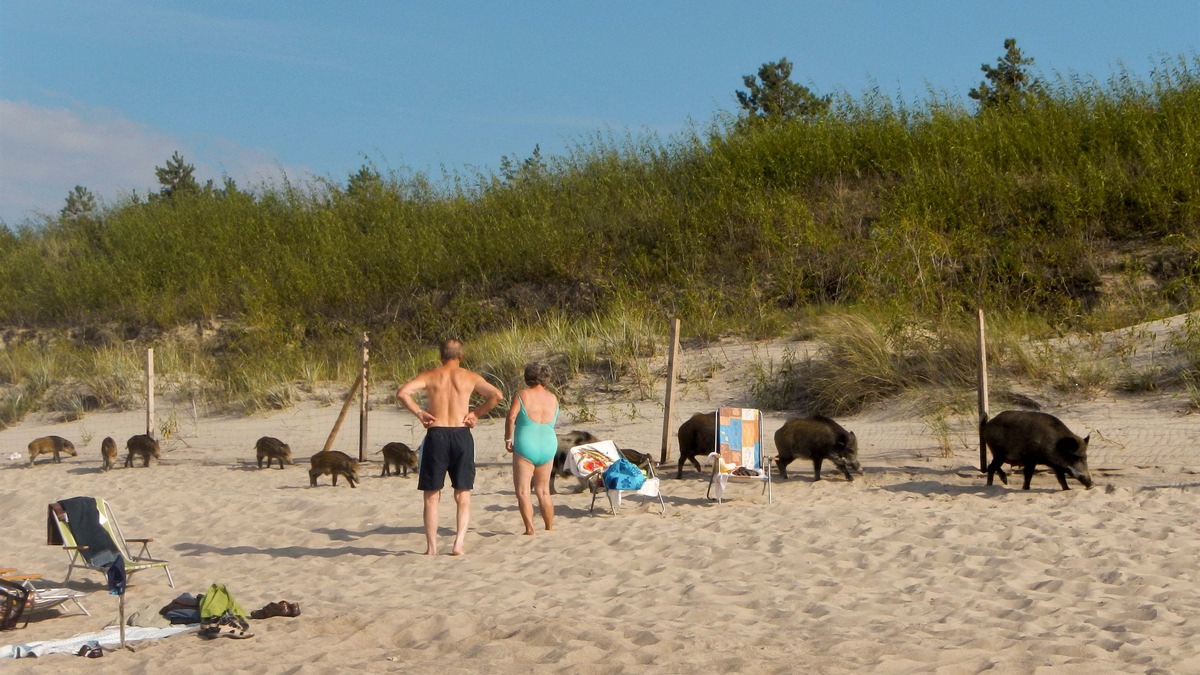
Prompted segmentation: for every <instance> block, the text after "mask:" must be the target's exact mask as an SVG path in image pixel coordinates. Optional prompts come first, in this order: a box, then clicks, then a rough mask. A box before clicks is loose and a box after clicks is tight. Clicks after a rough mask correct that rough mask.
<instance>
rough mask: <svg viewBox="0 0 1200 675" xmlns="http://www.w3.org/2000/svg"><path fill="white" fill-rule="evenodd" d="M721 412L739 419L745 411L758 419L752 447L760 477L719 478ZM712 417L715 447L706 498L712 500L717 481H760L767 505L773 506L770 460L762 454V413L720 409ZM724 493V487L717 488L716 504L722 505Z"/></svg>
mask: <svg viewBox="0 0 1200 675" xmlns="http://www.w3.org/2000/svg"><path fill="white" fill-rule="evenodd" d="M735 410H736V411H738V413H737V414H734V413H733V411H735ZM722 411H729V414H730V416H731V417H735V416H736V417H741V416H743V415H744V414H745V412H746V411H753V412H754V414H755V416H756V417H757V418H758V439H757V440H756V441H755V444H754V447H755V452H756V453H757V455H758V464H759V467H758V468H759V469H760V470H761V471H762V472H763V473H762V474H761V475H758V476H735V475H733V474H725V477H724V478H719V476H720V475H721V463H722V461H724V457H722V450H721V412H722ZM713 415H714V416H715V419H714V420H713V423H714V426H715V427H716V430H717V432H716V433H715V434H713V439H714V440H713V443H714V445H715V447H714V448H713V451H712V453H711V454H710V455H709V457H711V458H712V475H711V476H709V479H708V493H707V497H708V498H709V499H712V498H713V496H712V492H713V486H714V485H716V483H717V481H718V480H724V481H725V482H727V483H743V482H747V483H748V482H753V481H762V483H763V494H765V495H766V496H767V504H773V503H774V494H773V492H772V490H771V460H770V459H768V458H767V457H766V456H765V455H764V454H763V433H764V431H765V430H764V429H763V416H762V411H761V410H757V409H755V408H720V409H718V410H717V411H716V412H715V413H713ZM728 451H729V449H728V448H726V452H728ZM724 493H725V488H724V486H718V487H717V497H716V500H717V503H718V504H720V503H722V498H723V497H724Z"/></svg>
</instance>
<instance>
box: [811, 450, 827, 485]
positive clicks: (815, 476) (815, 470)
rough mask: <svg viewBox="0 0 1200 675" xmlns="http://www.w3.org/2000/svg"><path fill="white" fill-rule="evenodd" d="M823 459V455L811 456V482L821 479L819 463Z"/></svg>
mask: <svg viewBox="0 0 1200 675" xmlns="http://www.w3.org/2000/svg"><path fill="white" fill-rule="evenodd" d="M824 461H825V458H824V457H820V456H817V457H813V460H812V462H813V482H814V483H815V482H817V481H819V480H821V464H822V463H823V462H824Z"/></svg>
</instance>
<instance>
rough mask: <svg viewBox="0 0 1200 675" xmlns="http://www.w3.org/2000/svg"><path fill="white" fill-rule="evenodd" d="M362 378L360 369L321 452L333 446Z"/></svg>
mask: <svg viewBox="0 0 1200 675" xmlns="http://www.w3.org/2000/svg"><path fill="white" fill-rule="evenodd" d="M362 378H363V374H362V371H359V373H358V377H356V378H354V384H352V385H350V391H349V392H347V393H346V401H345V402H344V403H342V411H341V412H340V413H338V418H337V421H336V422H334V423H333V429H332V430H331V431H330V432H329V438H327V439H325V447H323V448H321V452H325V451H326V450H329V449H330V448H332V447H333V441H334V439H336V438H337V434H338V430H339V429H341V428H342V422H344V421H345V420H346V413H347V412H348V411H349V410H350V403H351V402H352V401H353V400H354V395H355V394H356V393H358V385H359V384H361V383H362Z"/></svg>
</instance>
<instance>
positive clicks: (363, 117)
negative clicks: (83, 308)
mask: <svg viewBox="0 0 1200 675" xmlns="http://www.w3.org/2000/svg"><path fill="white" fill-rule="evenodd" d="M1008 37H1015V38H1016V39H1017V41H1018V46H1020V47H1021V49H1022V51H1024V52H1025V54H1026V55H1027V56H1031V57H1033V58H1034V59H1036V65H1035V67H1034V70H1035V71H1036V72H1038V73H1039V74H1041V75H1043V76H1053V75H1055V74H1056V73H1057V74H1078V75H1082V76H1094V77H1097V78H1099V79H1106V78H1107V77H1108V76H1109V75H1111V74H1113V73H1114V72H1116V71H1117V70H1118V69H1120V68H1122V67H1123V68H1125V69H1126V70H1128V71H1129V72H1131V73H1133V74H1134V75H1137V76H1140V77H1145V76H1147V75H1148V74H1149V73H1150V72H1151V70H1152V69H1153V68H1154V67H1156V66H1158V65H1160V64H1161V63H1162V61H1163V60H1164V59H1171V58H1175V57H1179V56H1184V57H1188V58H1194V57H1195V56H1196V54H1197V53H1198V52H1200V2H1197V1H1195V0H1189V1H1186V2H1185V1H1157V2H1156V1H1153V0H1149V1H1145V2H1115V1H1108V0H1095V1H1091V2H1081V1H1061V2H1056V1H1054V0H1035V1H1028V2H1025V1H1021V2H1009V1H1004V0H995V1H991V2H970V1H967V0H959V1H922V0H892V1H886V2H885V1H882V0H880V1H876V2H865V1H857V2H856V1H848V2H836V1H833V0H820V1H809V0H793V1H791V2H765V1H764V2H755V1H753V0H745V1H741V2H733V1H731V2H708V1H705V0H686V1H685V0H660V1H657V2H656V1H654V0H640V1H628V2H626V1H622V0H615V1H610V2H591V3H586V2H571V1H569V0H568V1H563V0H558V1H557V2H543V1H540V0H529V1H520V0H518V1H515V2H496V1H493V2H449V1H447V2H421V3H418V2H399V1H397V2H383V1H378V0H371V1H361V2H352V1H348V0H347V1H342V2H302V1H299V0H292V1H291V2H276V1H262V2H244V1H242V0H237V1H226V0H204V1H201V2H196V1H194V0H193V1H191V2H177V1H175V0H157V1H155V2H150V1H145V2H135V1H132V0H107V1H105V2H94V1H87V2H83V1H70V2H68V1H60V0H0V221H3V222H4V223H6V224H7V225H9V226H10V227H15V226H16V225H18V224H21V223H24V222H38V220H37V219H38V215H39V214H48V215H54V214H57V212H58V210H59V209H60V208H61V207H62V205H63V202H64V199H65V198H66V195H67V193H68V192H70V191H71V189H72V188H73V187H74V186H75V185H83V186H85V187H87V188H88V189H90V190H91V191H92V192H93V193H95V194H96V195H97V196H98V197H99V198H100V199H101V201H102V202H103V203H108V204H111V203H113V202H114V201H115V200H116V199H118V198H119V197H120V196H121V195H123V194H128V193H130V192H132V191H136V192H138V193H140V194H143V195H144V194H145V193H146V192H147V191H150V190H155V189H157V184H156V181H155V177H154V167H156V166H161V165H163V164H165V162H166V160H167V159H168V158H169V157H170V156H171V154H172V153H173V152H176V151H178V152H180V153H181V154H182V155H183V156H184V158H185V159H187V160H188V161H189V162H191V163H192V164H194V165H196V169H197V171H196V173H197V177H198V178H200V179H201V180H202V181H203V180H207V179H210V178H211V179H214V181H216V182H219V181H220V179H221V177H222V176H223V175H228V176H230V177H232V178H234V179H235V180H237V181H238V183H239V185H242V186H243V187H253V186H255V185H261V184H272V183H275V182H277V181H278V180H279V178H280V176H281V175H286V176H287V177H288V178H289V180H291V181H293V182H302V181H306V180H308V179H310V178H311V177H313V176H316V177H324V178H329V179H332V180H335V181H337V182H341V183H344V182H345V180H346V178H347V177H348V176H349V175H350V174H351V173H354V172H355V171H356V170H357V169H358V168H359V167H360V166H362V165H363V164H364V163H367V162H371V163H373V164H375V165H376V166H377V167H378V168H379V169H380V170H382V171H384V172H385V173H386V172H389V171H400V172H404V171H409V170H416V171H426V172H429V173H431V174H432V175H433V176H434V177H435V178H436V177H438V176H440V175H441V174H442V169H443V167H444V168H445V169H447V170H449V171H451V172H456V171H467V172H470V171H474V170H484V171H486V170H492V169H495V168H497V167H498V166H499V160H500V157H501V156H504V155H508V156H510V157H514V158H523V157H527V156H528V155H529V154H530V153H531V152H532V151H533V148H534V147H535V146H539V145H540V146H541V152H542V155H543V156H544V157H546V156H552V155H556V154H562V153H564V152H566V151H567V150H568V149H569V148H570V147H572V146H573V145H575V144H577V143H580V142H582V141H585V140H586V139H587V138H588V137H589V136H591V135H594V134H595V133H597V132H599V133H604V134H607V133H615V134H619V135H624V134H626V133H629V134H633V135H635V136H637V135H642V134H654V135H656V136H657V137H658V138H661V139H666V138H669V137H670V136H671V135H673V134H676V133H678V132H680V131H682V130H684V129H686V128H687V126H688V125H689V123H690V122H696V123H700V124H704V123H706V122H708V121H710V120H711V119H713V117H714V116H716V115H717V114H719V113H721V112H722V111H724V112H732V111H734V110H735V109H736V108H737V103H736V100H735V98H734V92H735V91H736V90H738V89H741V88H743V86H742V76H743V75H747V74H752V73H755V72H757V70H758V67H759V66H760V65H761V64H762V63H764V62H767V61H775V60H778V59H779V58H780V57H787V58H788V59H789V60H791V61H792V62H793V63H794V64H795V70H794V72H793V76H792V77H793V79H794V80H796V81H798V82H800V83H801V84H804V85H806V86H809V87H810V88H812V89H813V90H814V91H815V92H817V93H819V94H826V93H832V92H847V93H849V94H851V95H852V96H857V95H858V94H861V93H862V92H864V91H866V90H868V89H871V88H874V87H878V88H879V89H880V90H881V91H882V92H883V93H885V94H887V95H889V96H891V97H892V98H893V99H901V98H902V99H904V100H905V101H908V102H916V101H920V100H924V99H927V98H928V96H929V92H931V91H934V92H938V93H939V95H945V96H950V97H955V98H959V99H962V100H963V101H964V103H970V101H969V100H968V99H967V91H968V90H969V89H971V88H972V87H974V86H976V85H977V84H978V83H979V81H980V80H981V78H982V73H981V72H980V69H979V67H980V64H981V63H984V62H987V63H994V62H995V60H996V59H997V58H998V57H999V56H1000V55H1001V54H1002V52H1003V42H1004V39H1005V38H1008Z"/></svg>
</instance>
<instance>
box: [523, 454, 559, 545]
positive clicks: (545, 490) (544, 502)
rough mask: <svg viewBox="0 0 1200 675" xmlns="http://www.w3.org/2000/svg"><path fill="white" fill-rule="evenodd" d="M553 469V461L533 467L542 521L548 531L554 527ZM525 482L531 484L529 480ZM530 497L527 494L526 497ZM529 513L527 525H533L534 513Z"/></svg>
mask: <svg viewBox="0 0 1200 675" xmlns="http://www.w3.org/2000/svg"><path fill="white" fill-rule="evenodd" d="M553 470H554V462H552V461H551V462H546V463H545V464H543V465H541V466H538V467H534V469H533V491H534V492H535V493H536V494H537V500H538V510H539V511H541V512H542V521H543V522H545V523H546V531H547V532H549V531H550V530H553V529H554V498H553V497H551V496H550V474H551V472H552V471H553ZM525 484H526V485H529V481H528V480H526V481H525ZM528 498H529V497H528V495H526V499H528ZM529 515H530V518H529V520H527V521H526V522H525V527H533V514H532V513H530V514H529Z"/></svg>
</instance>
